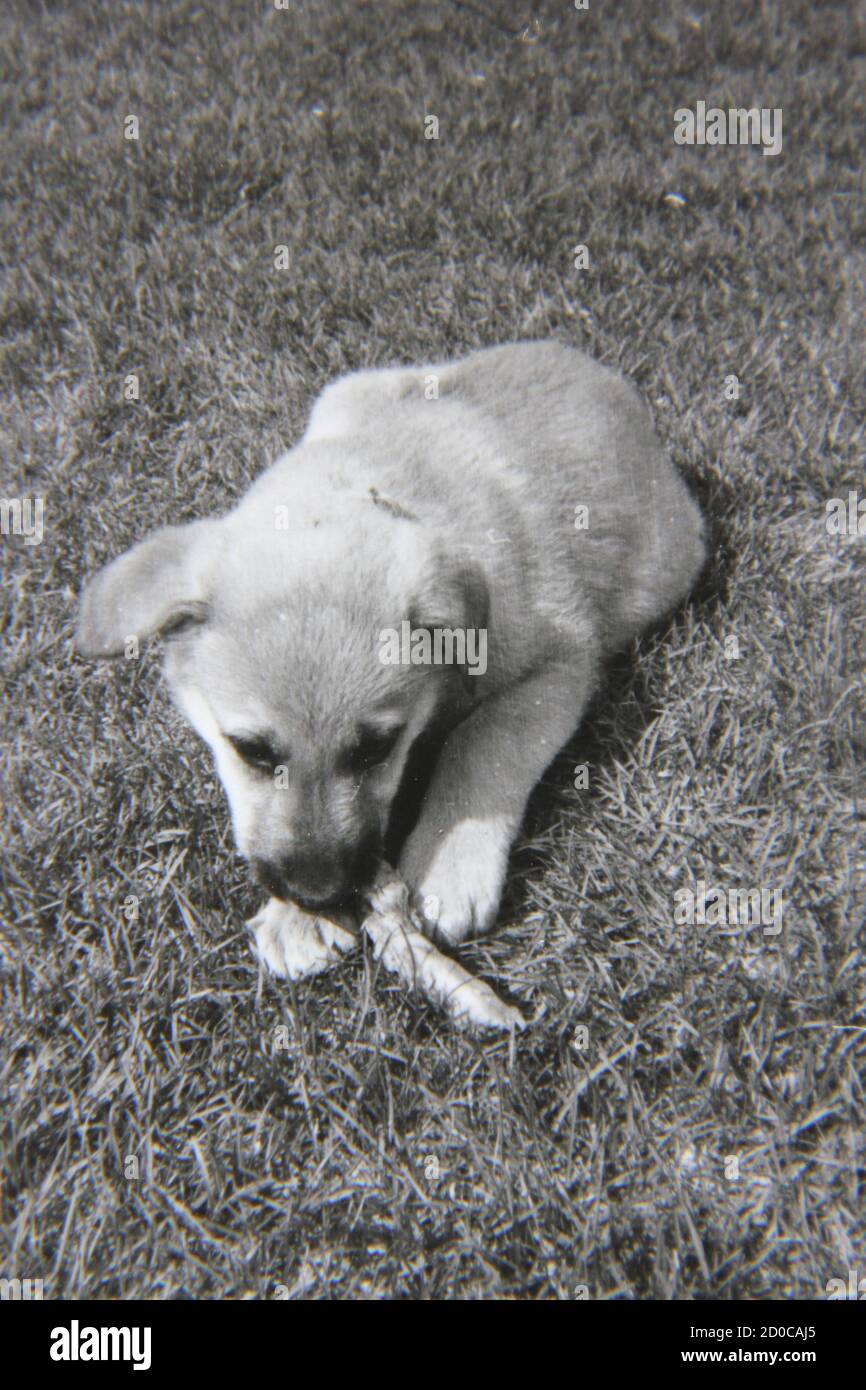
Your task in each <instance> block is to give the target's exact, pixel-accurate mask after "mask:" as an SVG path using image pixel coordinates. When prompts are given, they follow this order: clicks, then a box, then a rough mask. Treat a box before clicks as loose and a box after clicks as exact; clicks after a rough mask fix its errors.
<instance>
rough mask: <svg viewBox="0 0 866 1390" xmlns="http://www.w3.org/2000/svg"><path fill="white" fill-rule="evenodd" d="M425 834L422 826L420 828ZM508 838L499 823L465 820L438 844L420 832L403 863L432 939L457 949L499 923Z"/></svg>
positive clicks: (401, 865)
mask: <svg viewBox="0 0 866 1390" xmlns="http://www.w3.org/2000/svg"><path fill="white" fill-rule="evenodd" d="M419 830H422V832H423V827H419ZM509 847H510V836H509V835H508V833H507V830H506V829H505V827H504V826H503V825H502V823H501V822H500V821H498V820H494V819H490V820H465V821H461V822H460V823H459V824H458V825H455V826H453V827H452V828H451V829H450V830H448V831H447V832H446V833H445V834H444V835H442V836H440V837H439V838H438V839H437V840H436V841H435V843H434V845H433V847H432V849H431V848H430V847H429V845H427V844H426V843H425V840H424V836H423V833H422V834H421V835H419V834H418V831H416V832H415V833H414V834H413V835H412V836H410V838H409V842H408V844H407V845H406V848H405V850H404V852H403V856H402V857H401V860H400V871H401V873H402V874H403V877H404V878H405V879H406V881H407V883H408V884H409V885H410V886H411V887H412V889H413V890H414V900H415V905H416V907H417V909H418V911H419V912H420V914H421V916H422V918H423V921H424V924H425V927H426V929H427V932H428V935H430V936H431V937H433V938H434V939H438V940H440V941H442V942H443V943H445V944H446V945H451V946H456V945H458V944H459V943H460V942H461V941H465V939H466V937H468V936H471V935H475V934H479V933H482V932H486V931H489V929H490V928H491V927H492V926H493V923H494V922H495V921H496V913H497V911H498V909H499V900H500V898H501V897H502V888H503V885H504V882H505V871H506V867H507V865H508V850H509Z"/></svg>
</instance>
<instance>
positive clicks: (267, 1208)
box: [0, 0, 866, 1299]
mask: <svg viewBox="0 0 866 1390" xmlns="http://www.w3.org/2000/svg"><path fill="white" fill-rule="evenodd" d="M482 9H483V10H484V11H486V13H482V12H481V10H482ZM537 9H538V14H539V15H540V20H541V22H540V25H538V26H536V30H535V31H534V32H531V33H530V34H529V35H528V38H529V39H530V40H532V41H524V40H521V38H520V37H518V36H516V35H515V34H513V33H512V32H510V28H513V27H519V26H516V25H515V24H514V23H513V21H514V19H515V16H517V17H520V15H521V14H522V13H523V11H520V8H519V5H518V4H517V0H513V3H510V0H501V2H500V3H499V4H498V5H497V2H496V0H486V2H485V4H484V6H482V7H480V8H476V7H474V6H468V5H467V6H459V5H457V4H454V3H450V0H430V3H424V4H421V3H418V0H382V2H381V3H375V4H373V3H360V2H359V0H328V2H327V3H322V4H313V3H310V2H309V0H292V3H291V5H290V8H289V9H288V10H286V11H278V10H275V9H274V7H273V5H272V4H269V3H267V0H257V3H252V0H245V2H244V3H238V2H237V0H235V3H230V0H209V3H208V4H206V5H205V4H200V3H198V4H197V3H192V0H166V3H161V4H153V5H150V4H146V3H141V2H140V0H89V3H87V4H75V3H73V2H72V0H68V2H67V3H50V4H49V3H45V4H41V5H34V4H32V3H30V2H29V0H20V3H7V4H6V5H5V6H4V11H3V17H2V19H0V102H2V126H3V131H4V157H3V162H2V173H0V184H2V212H0V259H2V261H3V262H4V263H5V265H6V266H7V269H6V271H5V274H4V277H3V281H2V290H0V391H2V416H0V432H2V455H0V456H2V461H3V475H2V480H0V488H2V493H3V496H4V497H5V498H27V497H29V498H34V497H41V498H43V499H44V536H43V539H42V541H41V543H40V544H33V545H28V544H26V543H25V542H24V539H23V538H22V537H20V536H19V537H16V536H14V535H9V536H4V537H3V538H2V539H0V559H2V564H3V574H4V584H3V599H2V603H3V628H4V640H3V684H4V694H5V701H4V712H3V750H4V771H3V787H2V803H3V804H2V820H0V825H2V832H0V833H2V836H3V842H4V883H3V889H2V916H3V924H4V932H3V943H4V945H3V956H2V980H0V985H2V1004H0V1022H2V1027H0V1055H2V1063H0V1065H2V1079H3V1087H2V1089H3V1106H2V1162H3V1180H2V1190H0V1206H2V1217H0V1227H2V1231H0V1245H2V1254H0V1273H2V1274H4V1275H5V1276H7V1277H12V1276H16V1275H17V1276H19V1277H22V1278H24V1277H40V1278H42V1279H43V1281H44V1287H45V1297H46V1298H58V1297H67V1298H72V1297H85V1296H88V1297H95V1298H110V1297H114V1298H122V1299H128V1298H134V1297H152V1298H178V1297H181V1298H197V1299H215V1298H226V1297H231V1298H273V1297H279V1296H285V1295H286V1294H288V1296H291V1297H305V1298H315V1299H319V1298H380V1297H412V1298H479V1297H485V1298H520V1299H550V1298H554V1299H569V1298H574V1297H576V1296H579V1295H580V1293H581V1291H582V1289H585V1290H586V1291H587V1292H588V1294H589V1296H590V1297H592V1298H594V1299H609V1298H623V1299H630V1298H661V1299H704V1298H721V1299H779V1298H792V1297H796V1298H806V1299H813V1298H820V1297H824V1296H825V1288H826V1284H827V1281H828V1280H829V1279H830V1278H834V1277H837V1278H843V1279H845V1278H847V1273H848V1271H849V1270H850V1269H852V1268H857V1267H858V1265H859V1267H860V1269H861V1271H863V1270H864V1268H866V1202H864V1185H866V1155H864V1146H866V1140H864V1061H866V1007H864V1000H866V978H864V975H866V972H864V958H863V944H864V942H863V936H864V901H866V849H864V839H863V828H864V816H866V801H864V799H863V792H862V789H861V790H860V791H859V793H858V775H859V772H860V768H861V767H862V763H863V757H864V747H866V719H864V713H863V710H864V704H863V633H864V618H866V597H864V589H866V585H864V579H863V548H864V537H863V536H860V537H858V536H856V535H854V536H848V535H842V536H839V535H831V534H828V530H827V526H826V524H825V517H826V504H827V502H828V500H830V499H832V498H847V495H848V491H849V490H851V489H858V488H859V495H860V496H863V494H864V490H866V485H864V470H863V445H864V384H866V382H864V376H866V352H864V347H866V344H864V324H866V250H864V203H863V178H862V163H861V158H860V148H859V147H860V144H861V142H862V136H863V130H864V118H866V95H864V94H866V83H864V74H866V62H864V58H866V27H864V20H863V10H862V8H861V9H860V10H859V14H858V12H857V11H856V10H855V7H854V6H853V5H846V4H840V3H823V4H822V5H820V6H813V5H811V4H809V3H806V2H805V0H784V3H774V2H773V0H767V3H761V4H757V3H755V4H752V3H749V2H748V0H744V3H741V4H739V5H737V6H722V5H702V4H701V3H696V4H693V5H692V4H681V3H679V0H673V3H665V4H662V3H656V2H655V0H653V2H652V3H639V0H627V2H626V0H621V2H620V3H616V4H613V3H608V4H605V3H603V0H592V3H591V6H590V9H589V10H588V11H576V10H575V9H574V7H573V6H572V5H571V4H569V3H567V0H559V3H547V4H542V5H540V6H539V7H537ZM497 14H498V15H500V16H505V17H506V18H507V19H508V21H509V22H508V24H504V23H497V22H496V18H495V16H496V15H497ZM698 100H705V101H706V102H707V103H708V104H714V103H715V104H718V105H719V106H723V107H727V106H752V105H756V106H761V107H766V108H781V109H782V110H783V112H784V147H783V150H782V152H781V153H780V154H779V155H777V156H770V157H765V156H764V155H762V152H761V150H760V148H749V147H742V148H741V147H733V146H731V147H725V146H717V147H710V146H682V145H677V144H676V143H675V142H674V139H673V131H674V115H673V113H674V111H675V110H676V109H677V108H680V107H694V106H695V103H696V102H697V101H698ZM130 115H134V116H136V117H137V118H138V139H137V140H135V139H127V138H125V132H126V133H129V132H130V131H131V129H132V126H131V125H130V123H129V122H128V121H127V117H129V116H130ZM432 115H435V116H436V117H437V118H438V123H439V129H438V136H439V138H438V139H427V138H425V118H426V117H429V116H432ZM430 129H431V126H430V123H429V122H428V123H427V131H428V133H429V131H430ZM577 245H585V246H586V247H587V248H588V253H589V265H588V267H587V268H584V269H576V268H575V264H574V262H575V254H574V249H575V247H576V246H577ZM280 246H285V247H286V248H287V257H285V256H283V257H278V256H277V255H276V254H275V248H277V247H280ZM286 258H287V259H288V266H287V268H285V269H280V268H277V265H276V261H277V260H279V261H280V262H281V263H282V261H283V260H285V259H286ZM546 336H555V337H558V338H560V339H562V340H563V341H565V342H568V343H571V344H573V345H575V346H578V347H581V348H583V349H585V350H586V351H589V352H591V353H592V354H593V355H595V356H596V357H598V358H600V359H601V360H603V361H605V362H607V363H609V364H611V365H615V366H617V367H619V368H620V369H621V370H622V371H624V372H625V373H626V374H627V375H628V376H629V377H631V379H632V380H634V381H635V382H636V383H637V384H638V386H639V387H640V388H641V390H642V391H643V392H644V394H645V396H646V398H647V399H648V401H649V403H650V406H651V408H652V411H653V414H654V416H655V419H656V422H657V426H658V429H659V431H660V434H661V436H662V438H663V439H664V441H665V443H666V445H667V446H668V448H669V449H670V451H671V453H672V456H673V457H674V459H675V460H676V462H677V464H678V466H679V467H680V468H681V470H682V471H683V473H684V474H685V476H686V477H687V478H688V480H689V483H690V486H691V487H692V489H693V491H694V493H695V495H696V497H697V498H698V499H699V501H700V504H701V506H702V508H703V510H704V512H705V515H706V517H707V521H708V528H709V532H710V536H711V559H710V562H709V564H708V567H707V571H706V573H705V575H704V577H703V579H702V581H701V583H700V586H699V588H698V590H697V592H696V593H695V595H694V596H693V598H692V600H691V602H690V603H688V604H687V605H685V606H684V607H683V608H682V609H681V610H680V611H679V612H677V613H676V614H674V615H673V616H672V618H671V619H670V620H669V621H667V622H666V623H665V624H664V625H663V626H662V627H660V628H659V629H658V630H657V631H654V632H653V633H651V634H650V635H648V636H647V637H645V638H644V639H642V640H641V642H640V643H639V644H638V645H636V646H635V648H634V649H633V650H631V651H629V652H628V653H626V654H624V656H623V657H622V658H621V659H619V660H617V662H616V663H615V665H614V667H613V668H612V670H611V672H610V674H609V678H608V681H607V684H606V686H605V689H604V692H603V694H602V695H601V696H600V697H599V698H598V699H597V700H596V702H595V704H594V706H593V709H592V711H591V715H590V718H589V719H588V720H587V722H586V724H585V725H584V726H583V728H582V730H581V731H580V732H579V733H578V734H577V735H576V736H575V738H574V740H573V741H572V743H571V745H570V746H569V747H568V748H567V749H566V750H565V751H564V752H563V753H562V754H561V755H560V756H559V757H558V758H557V759H556V761H555V763H554V764H553V765H552V766H551V768H550V769H549V771H548V773H547V775H546V777H545V779H544V782H543V784H542V786H541V787H540V788H539V790H538V792H537V794H536V795H535V797H534V798H533V801H532V804H531V807H530V812H529V815H528V818H527V823H526V826H525V831H524V834H523V836H522V838H521V841H520V843H519V845H518V847H517V849H516V851H515V854H514V857H513V862H512V874H511V883H510V888H509V891H508V895H507V898H506V901H505V903H504V905H503V910H502V914H501V922H500V926H499V928H498V929H497V931H496V933H495V934H494V935H493V936H491V937H490V938H488V939H487V940H485V941H484V942H483V943H481V944H476V945H473V946H470V947H467V948H465V949H464V950H463V951H462V952H461V958H462V959H463V960H464V961H465V962H466V963H467V964H469V965H470V966H471V968H472V969H474V970H477V971H478V972H479V973H480V974H482V975H483V976H484V978H486V979H487V980H489V981H490V982H491V983H492V984H494V985H495V986H496V988H497V989H498V990H499V991H500V992H501V993H502V994H503V995H504V996H505V997H507V998H509V999H510V1000H512V1001H513V1002H516V1003H518V1004H520V1006H521V1007H522V1008H523V1009H524V1010H525V1011H526V1012H527V1013H528V1015H529V1016H530V1017H531V1018H532V1019H533V1026H532V1027H531V1028H530V1029H529V1031H528V1032H527V1033H526V1034H524V1035H523V1036H522V1037H520V1038H519V1039H518V1040H517V1041H516V1042H515V1043H514V1044H512V1043H510V1042H509V1041H508V1040H500V1041H496V1040H493V1041H491V1040H483V1039H482V1040H479V1039H477V1038H473V1037H471V1036H468V1035H465V1034H462V1033H459V1032H457V1031H455V1030H454V1029H453V1028H452V1027H451V1026H450V1025H449V1024H448V1023H447V1022H446V1021H445V1020H444V1019H443V1017H442V1015H441V1014H439V1013H437V1012H436V1011H435V1010H434V1009H433V1008H432V1007H430V1006H428V1005H427V1004H425V1003H423V1002H421V1001H419V1000H418V999H416V998H413V997H411V996H409V995H407V994H406V993H405V992H404V990H403V989H402V988H401V987H399V986H398V985H397V984H395V983H394V982H393V981H392V980H390V979H389V978H387V977H383V976H381V975H380V973H379V971H378V969H377V967H376V966H375V964H374V962H373V961H372V959H371V958H370V957H369V955H368V956H367V957H364V956H357V957H356V958H354V959H353V960H352V961H351V962H350V963H348V964H346V965H345V966H343V967H342V968H341V969H339V970H338V971H336V972H334V973H331V974H329V975H326V976H324V977H322V978H320V979H318V980H314V981H311V982H309V983H305V984H302V985H299V986H289V985H286V984H284V983H281V982H275V981H273V980H270V979H265V980H260V978H259V974H258V969H257V966H256V963H255V961H254V959H253V957H252V955H251V952H250V949H249V945H248V940H247V934H246V932H245V930H244V925H243V924H244V920H245V919H246V918H248V917H250V916H251V915H252V914H253V912H254V911H255V910H256V909H257V907H258V905H259V897H258V894H257V891H256V890H255V889H254V888H253V886H252V885H251V884H250V882H249V879H248V877H247V875H246V873H245V871H244V868H243V865H242V864H241V863H240V862H239V860H238V859H237V857H236V856H235V854H234V852H233V848H232V843H231V836H230V831H229V825H228V817H227V812H226V807H225V804H224V801H223V797H222V792H221V790H220V788H219V785H218V783H217V781H216V777H215V773H214V771H213V768H212V766H211V764H210V761H209V758H208V756H207V754H206V750H205V749H204V748H203V746H202V745H200V744H199V743H198V741H197V740H196V738H195V736H194V735H193V734H192V733H191V732H190V731H188V730H187V729H186V728H185V727H184V725H183V724H182V722H181V720H180V718H179V716H178V715H176V714H175V712H174V711H173V709H172V708H171V706H170V705H169V703H168V700H167V697H166V694H165V691H164V689H163V688H162V687H161V685H160V680H159V662H158V652H157V651H156V650H155V649H151V650H149V651H146V652H143V653H142V657H141V659H140V660H130V661H123V660H122V661H120V662H118V663H116V664H108V663H98V664H87V663H85V662H83V661H82V660H81V659H80V658H78V657H77V656H76V655H75V653H74V649H73V643H72V631H73V625H74V619H75V610H76V598H77V594H78V592H79V590H80V588H81V585H82V583H83V581H84V579H85V577H86V576H87V575H88V574H90V573H92V572H93V571H94V570H95V569H96V568H97V567H98V566H99V565H100V564H102V563H103V562H104V561H106V560H107V559H109V558H110V557H112V556H113V555H116V554H118V553H120V551H121V550H123V549H124V548H125V547H126V546H128V545H129V544H131V543H132V542H133V541H135V540H137V539H138V538H140V537H141V536H142V535H143V534H144V533H145V532H146V531H147V530H148V529H149V528H151V527H154V526H157V525H159V524H162V523H165V522H168V521H173V522H174V521H184V520H188V519H192V518H194V517H197V516H200V515H205V514H209V513H215V512H219V511H221V510H224V509H225V508H226V507H227V506H228V505H229V504H230V503H231V502H232V500H233V499H235V498H237V497H238V496H239V495H240V494H241V492H242V491H243V490H244V489H245V487H246V486H247V485H248V483H249V482H250V480H251V479H252V478H253V477H254V476H255V475H256V474H257V473H258V472H259V471H260V470H261V469H262V467H263V466H264V465H265V464H266V463H267V462H269V461H270V460H272V459H273V458H274V457H275V456H276V454H277V453H278V452H279V451H280V450H282V449H284V448H285V447H287V446H288V445H289V444H290V443H291V442H293V441H294V440H295V439H296V438H297V437H298V436H299V434H300V432H301V431H302V428H303V425H304V422H305V420H306V416H307V413H308V411H309V408H310V404H311V402H312V400H313V398H314V396H315V394H316V393H317V392H318V391H319V390H321V388H322V387H323V386H324V384H325V383H326V382H327V381H329V380H330V379H332V378H333V377H334V376H335V375H337V374H338V373H340V372H342V371H345V370H347V369H350V368H354V367H358V366H365V365H375V366H378V365H387V364H393V363H398V362H417V363H420V362H424V361H429V360H436V359H444V358H447V357H449V356H454V355H458V354H460V353H463V352H465V351H468V350H470V349H472V348H474V347H478V346H482V345H486V344H492V343H497V342H506V341H509V340H511V339H515V338H540V337H546ZM133 376H134V377H136V378H137V380H138V399H134V398H133V399H127V397H128V396H129V395H130V394H133V384H132V383H131V382H130V378H131V377H133ZM732 376H735V377H736V378H737V384H736V385H732V383H731V382H730V378H731V377H732ZM726 381H728V387H727V390H726ZM584 765H585V767H586V776H585V777H583V776H581V775H580V773H578V772H576V769H578V768H581V767H583V766H584ZM576 781H577V782H584V781H585V782H587V784H588V785H587V786H586V787H585V788H584V787H579V788H576V787H575V782H576ZM701 880H703V881H704V882H705V883H706V884H708V885H713V884H720V885H724V886H725V887H726V888H734V889H744V888H745V889H752V888H757V889H764V890H768V891H773V892H775V893H776V894H777V895H781V896H780V897H779V898H778V899H777V900H778V901H780V902H783V903H784V917H783V922H782V930H781V931H780V932H778V933H777V934H775V935H771V934H769V933H767V932H765V931H764V930H763V928H762V926H761V925H760V924H758V925H752V926H744V925H742V924H738V925H728V926H721V925H718V924H716V925H694V926H688V925H679V924H677V923H676V922H675V920H674V913H675V904H676V901H677V900H676V899H675V893H676V892H677V891H678V890H679V889H683V888H689V887H693V886H694V885H696V884H698V883H699V881H701ZM581 1028H584V1029H586V1030H587V1032H586V1033H585V1034H584V1033H581V1032H580V1031H579V1030H580V1029H581Z"/></svg>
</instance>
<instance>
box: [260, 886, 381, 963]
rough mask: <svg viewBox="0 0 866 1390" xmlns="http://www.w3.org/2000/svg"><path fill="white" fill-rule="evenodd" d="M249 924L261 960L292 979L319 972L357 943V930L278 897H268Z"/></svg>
mask: <svg viewBox="0 0 866 1390" xmlns="http://www.w3.org/2000/svg"><path fill="white" fill-rule="evenodd" d="M247 928H248V930H249V932H250V934H251V935H252V938H253V949H254V950H255V952H256V955H257V956H258V958H259V960H260V961H261V962H262V964H263V965H264V966H266V967H267V969H268V970H270V972H271V973H272V974H273V975H282V976H284V977H286V978H287V979H289V980H303V979H304V978H305V977H306V976H308V975H318V974H319V973H320V972H321V971H322V970H327V969H328V967H329V966H331V965H335V964H336V962H337V961H338V960H340V958H341V956H344V955H345V954H346V952H347V951H351V950H353V949H354V948H355V947H356V946H357V944H358V936H357V934H356V933H355V932H351V931H348V930H347V929H346V928H345V927H341V926H338V924H337V923H336V922H329V921H328V920H327V919H326V918H324V917H316V916H314V915H313V914H312V913H310V912H304V910H303V909H302V908H300V907H298V906H297V905H296V904H295V903H287V902H281V901H280V900H279V899H278V898H269V899H268V901H267V902H266V903H265V906H264V907H263V908H262V910H261V912H257V913H256V915H255V917H251V918H250V920H249V921H248V922H247Z"/></svg>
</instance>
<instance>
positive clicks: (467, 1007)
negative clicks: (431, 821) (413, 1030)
mask: <svg viewBox="0 0 866 1390" xmlns="http://www.w3.org/2000/svg"><path fill="white" fill-rule="evenodd" d="M367 898H368V901H369V904H370V907H371V912H370V914H369V916H367V917H366V918H365V919H364V921H363V923H362V924H361V930H362V932H363V933H364V935H366V936H367V937H368V938H369V940H370V941H371V943H372V946H373V955H374V957H375V959H376V960H378V961H381V963H382V965H383V966H384V967H385V969H386V970H387V971H389V972H390V973H391V974H394V975H398V976H399V977H400V979H401V980H402V981H403V983H404V984H405V985H408V987H409V988H410V989H413V990H417V991H418V993H419V994H423V995H424V996H425V997H426V998H428V999H430V1000H432V1001H433V1002H434V1003H436V1004H439V1005H441V1007H442V1008H444V1009H445V1010H446V1011H447V1012H448V1013H449V1014H450V1015H451V1017H452V1018H453V1019H454V1020H455V1021H456V1022H457V1023H458V1024H460V1025H461V1026H463V1027H468V1028H491V1029H498V1030H500V1031H506V1032H513V1031H522V1030H523V1029H524V1028H525V1027H526V1020H525V1019H524V1017H523V1015H522V1014H521V1013H520V1011H519V1009H515V1008H513V1007H512V1006H511V1005H510V1004H505V1003H503V1001H502V1000H501V999H500V998H499V997H498V996H497V995H496V994H495V993H494V992H493V990H492V989H491V988H490V986H489V985H487V984H485V983H484V981H483V980H479V979H476V977H475V976H474V975H471V974H470V973H469V971H468V970H466V969H465V968H464V967H463V966H462V965H459V964H458V963H457V961H455V960H451V958H450V957H449V956H445V955H443V954H442V952H441V951H438V950H437V949H436V947H435V946H434V945H433V943H432V941H429V940H428V939H427V937H426V936H424V934H423V933H422V932H421V931H419V930H418V927H417V926H416V924H415V923H416V918H415V916H414V914H413V912H412V909H411V908H410V905H409V892H408V889H407V887H406V884H405V883H404V882H403V881H402V879H400V878H399V877H398V876H397V875H395V874H394V872H393V870H390V871H385V872H384V873H383V874H381V875H380V877H379V879H378V880H377V882H376V884H375V885H374V887H373V888H372V889H371V890H370V892H369V893H368V895H367Z"/></svg>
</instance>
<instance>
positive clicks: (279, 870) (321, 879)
mask: <svg viewBox="0 0 866 1390" xmlns="http://www.w3.org/2000/svg"><path fill="white" fill-rule="evenodd" d="M374 862H375V861H374V857H373V856H372V854H371V853H370V851H369V850H368V849H366V848H365V849H363V850H361V851H359V850H358V849H357V848H356V847H352V848H351V849H349V850H344V851H334V850H329V851H323V850H319V849H310V848H304V847H298V848H295V849H292V850H291V851H289V852H288V853H286V854H283V855H281V856H280V857H279V858H278V859H273V860H266V859H258V860H256V861H255V862H254V870H255V875H256V878H257V879H258V880H259V882H260V883H261V884H262V886H263V887H264V888H266V889H267V890H268V892H269V893H271V894H272V895H273V896H274V897H275V898H287V899H290V900H291V901H292V902H296V903H299V904H300V906H301V907H308V908H311V909H315V908H320V909H324V908H327V907H332V908H333V907H338V906H340V905H341V904H344V903H345V902H346V900H347V899H348V898H349V897H351V895H352V893H353V892H354V890H355V889H357V888H360V887H362V886H363V884H364V883H365V882H366V880H367V879H368V878H369V877H370V876H371V873H372V869H373V867H374Z"/></svg>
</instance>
